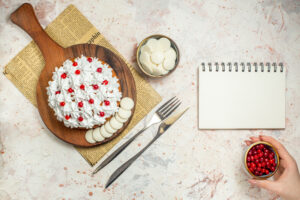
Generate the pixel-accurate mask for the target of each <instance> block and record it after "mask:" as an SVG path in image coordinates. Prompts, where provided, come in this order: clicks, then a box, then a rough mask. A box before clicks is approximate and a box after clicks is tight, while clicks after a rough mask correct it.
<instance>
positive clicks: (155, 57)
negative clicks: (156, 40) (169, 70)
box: [150, 51, 165, 65]
mask: <svg viewBox="0 0 300 200" xmlns="http://www.w3.org/2000/svg"><path fill="white" fill-rule="evenodd" d="M150 58H151V61H152V62H153V63H154V64H157V65H159V64H161V63H162V62H163V61H164V58H165V57H164V53H163V52H162V51H156V52H153V53H152V54H151V56H150Z"/></svg>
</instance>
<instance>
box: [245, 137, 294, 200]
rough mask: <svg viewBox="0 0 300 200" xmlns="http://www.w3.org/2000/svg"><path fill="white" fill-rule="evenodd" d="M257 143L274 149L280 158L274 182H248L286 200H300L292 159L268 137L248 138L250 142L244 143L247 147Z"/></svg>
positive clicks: (255, 180)
mask: <svg viewBox="0 0 300 200" xmlns="http://www.w3.org/2000/svg"><path fill="white" fill-rule="evenodd" d="M258 141H265V142H268V143H270V144H272V145H273V146H274V148H276V150H277V152H278V154H279V158H280V162H279V168H278V170H277V172H276V173H275V174H274V181H271V180H257V179H250V180H249V182H250V183H251V184H252V185H255V186H257V187H260V188H264V189H266V190H269V191H271V192H274V193H276V194H278V195H280V196H281V197H282V198H284V199H286V200H300V174H299V170H298V167H297V163H296V161H295V160H294V158H293V157H292V156H291V155H290V154H289V152H288V151H287V150H286V148H285V147H284V146H283V145H282V144H281V143H280V142H278V141H277V140H275V139H274V138H273V137H270V136H264V135H261V136H259V137H250V140H246V141H245V142H246V144H247V145H248V146H249V145H251V144H252V143H254V142H258Z"/></svg>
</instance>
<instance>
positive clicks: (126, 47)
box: [0, 0, 300, 200]
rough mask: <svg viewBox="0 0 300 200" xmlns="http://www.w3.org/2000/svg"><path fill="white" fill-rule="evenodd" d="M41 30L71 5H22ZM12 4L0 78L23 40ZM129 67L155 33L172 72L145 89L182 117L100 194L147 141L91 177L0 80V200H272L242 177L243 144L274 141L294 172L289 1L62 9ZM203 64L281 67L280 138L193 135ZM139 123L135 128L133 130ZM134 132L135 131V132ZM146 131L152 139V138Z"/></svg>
mask: <svg viewBox="0 0 300 200" xmlns="http://www.w3.org/2000/svg"><path fill="white" fill-rule="evenodd" d="M29 2H31V3H32V4H33V5H34V7H35V9H36V11H37V15H38V18H39V19H40V22H41V23H42V25H43V26H46V25H47V24H48V23H50V22H51V21H52V20H53V19H54V18H55V17H56V16H57V15H58V14H59V13H60V12H61V11H62V10H64V9H65V8H66V7H67V6H68V5H69V4H70V3H71V1H65V0H56V1H42V0H40V1H38V0H31V1H29ZM21 3H22V1H20V0H14V1H13V0H0V55H1V56H0V65H1V70H2V71H3V67H4V66H5V64H6V63H8V61H9V60H10V59H12V58H13V57H14V56H15V55H16V54H17V53H18V52H19V51H20V50H21V49H22V48H23V47H24V46H25V45H26V44H28V42H29V41H30V40H31V39H30V38H29V36H28V35H26V33H25V32H23V31H22V30H21V29H20V28H18V27H17V26H15V25H13V24H12V23H11V22H10V21H9V20H8V16H9V14H10V13H11V12H12V11H13V10H15V9H16V8H17V7H18V6H19V5H20V4H21ZM72 3H73V4H74V5H76V6H77V8H78V9H79V10H80V11H81V12H82V13H83V14H84V15H85V16H86V17H87V18H88V19H89V20H90V21H91V22H92V23H93V24H94V25H95V26H96V27H97V28H98V29H99V30H100V31H101V32H102V33H103V34H104V36H105V37H106V38H107V39H108V40H109V41H110V42H111V43H112V44H113V45H114V46H115V47H116V48H117V49H118V50H119V51H120V52H121V53H122V54H123V55H124V56H125V58H127V59H128V60H129V61H130V62H133V63H134V64H135V57H134V55H135V54H134V50H135V48H136V46H137V43H138V42H139V41H141V40H142V39H143V38H144V37H146V36H148V35H150V34H154V33H161V34H165V35H168V36H170V37H171V38H173V39H174V40H175V41H176V42H177V43H178V45H179V48H180V50H181V62H180V66H179V67H178V69H177V70H176V71H175V72H174V73H173V74H172V75H170V76H168V77H167V78H163V79H160V80H149V81H150V82H151V84H152V86H153V87H154V88H155V89H156V90H157V91H158V92H159V93H160V94H161V95H162V96H163V97H169V96H171V95H173V94H180V95H181V96H185V104H188V105H189V106H190V107H191V109H190V110H189V111H188V112H187V113H186V115H185V116H184V117H183V118H182V119H181V120H180V121H179V122H178V123H176V124H175V125H174V126H173V127H172V128H171V129H169V131H168V132H167V134H166V135H164V136H163V137H161V138H160V139H159V140H158V141H157V142H156V143H155V144H154V145H153V146H152V147H151V148H150V149H149V150H148V151H147V152H145V153H144V154H143V155H142V156H141V157H140V159H138V160H137V161H136V162H135V163H134V164H133V165H132V166H131V167H130V168H129V169H128V170H127V171H126V172H125V173H124V174H123V175H122V176H121V177H120V178H119V179H118V180H117V181H116V182H115V183H114V184H113V185H112V187H110V188H109V189H107V190H105V189H104V184H105V182H106V180H107V179H108V177H109V175H110V174H111V173H112V172H113V171H114V170H115V169H116V168H117V167H118V166H119V165H120V164H121V163H122V162H124V161H125V160H126V159H127V158H129V156H130V155H132V154H134V153H135V152H136V151H138V150H139V149H140V148H141V147H142V146H143V145H145V144H146V142H147V141H148V140H149V139H150V138H151V136H152V135H153V133H151V132H148V133H145V135H144V136H143V137H141V138H139V139H138V140H137V141H136V142H134V143H133V144H132V146H131V147H130V148H129V149H128V150H127V151H126V152H124V153H123V154H122V155H120V156H119V157H118V159H116V160H115V161H114V162H113V163H111V164H110V165H109V166H107V167H106V168H105V169H104V170H102V171H101V172H100V173H98V174H97V175H96V176H95V177H91V175H90V174H91V172H92V168H91V167H90V166H89V165H88V163H87V162H86V161H85V160H84V159H83V158H82V157H81V156H80V154H78V153H77V152H76V150H75V149H74V148H73V147H72V146H71V145H68V144H65V143H63V142H61V141H60V140H58V139H57V138H56V137H55V136H53V135H52V134H51V133H49V132H48V131H47V130H46V129H45V128H44V126H43V124H42V123H41V121H40V117H39V114H38V112H37V110H36V108H35V107H33V106H32V105H31V104H30V103H29V102H28V101H27V99H26V98H25V97H24V96H23V95H22V94H21V93H20V92H19V91H18V90H17V89H16V88H15V87H14V85H13V84H12V83H11V82H10V81H9V80H8V79H6V78H5V76H4V75H3V74H2V73H1V75H0V142H1V143H0V144H1V145H0V150H1V154H0V155H1V157H0V159H1V160H0V199H243V200H244V199H276V198H277V197H276V195H273V194H269V193H268V192H266V191H263V190H260V189H258V188H254V187H251V186H250V185H249V184H248V183H247V178H248V177H247V175H246V174H245V172H244V171H243V170H242V162H241V156H242V152H243V149H244V147H245V145H244V144H243V140H245V139H246V138H247V137H249V136H252V135H258V134H260V133H263V134H266V135H272V136H274V137H275V138H277V139H279V140H280V141H281V142H282V143H283V144H284V145H285V146H286V147H287V148H288V150H289V151H290V153H291V154H292V155H293V156H294V157H295V158H296V160H297V162H298V164H300V149H299V146H300V133H299V131H300V118H299V111H300V68H299V61H300V45H299V44H300V5H299V1H297V0H280V1H271V0H264V1H263V0H261V1H255V0H253V1H249V0H236V1H233V0H223V1H220V0H203V1H193V0H184V1H181V0H178V1H175V0H174V1H171V0H164V1H159V0H154V1H150V0H149V1H146V0H143V1H141V0H128V1H115V0H106V1H92V0H90V1H88V0H86V1H80V0H76V1H72ZM203 61H213V62H214V61H272V62H273V61H275V62H279V61H282V62H283V63H284V65H285V66H286V67H287V69H288V73H287V90H286V100H287V102H286V114H287V115H286V116H287V118H286V129H285V130H284V131H247V130H246V131H199V130H198V129H197V119H196V118H197V112H196V107H197V74H196V72H197V67H198V66H199V64H200V63H201V62H203ZM141 126H142V124H141V123H140V124H139V125H138V126H137V127H136V129H137V128H139V127H141ZM136 129H135V130H136ZM153 131H154V130H152V132H153Z"/></svg>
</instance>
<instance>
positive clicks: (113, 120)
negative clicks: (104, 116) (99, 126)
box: [109, 117, 123, 130]
mask: <svg viewBox="0 0 300 200" xmlns="http://www.w3.org/2000/svg"><path fill="white" fill-rule="evenodd" d="M109 123H110V125H111V127H112V128H114V129H117V130H119V129H120V128H122V127H123V123H121V122H119V121H118V120H116V118H115V117H113V118H111V119H110V120H109Z"/></svg>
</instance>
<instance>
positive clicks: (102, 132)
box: [100, 126, 112, 138]
mask: <svg viewBox="0 0 300 200" xmlns="http://www.w3.org/2000/svg"><path fill="white" fill-rule="evenodd" d="M100 134H101V135H102V136H103V137H105V138H109V137H111V136H112V134H110V133H109V132H107V131H106V130H105V128H104V126H101V128H100Z"/></svg>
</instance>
